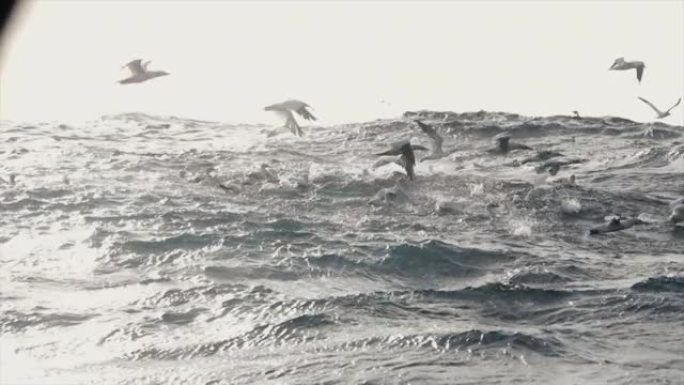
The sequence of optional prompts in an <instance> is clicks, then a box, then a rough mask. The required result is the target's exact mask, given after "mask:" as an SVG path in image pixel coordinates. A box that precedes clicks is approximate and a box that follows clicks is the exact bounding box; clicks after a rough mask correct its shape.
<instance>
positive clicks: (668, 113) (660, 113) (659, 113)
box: [638, 96, 682, 119]
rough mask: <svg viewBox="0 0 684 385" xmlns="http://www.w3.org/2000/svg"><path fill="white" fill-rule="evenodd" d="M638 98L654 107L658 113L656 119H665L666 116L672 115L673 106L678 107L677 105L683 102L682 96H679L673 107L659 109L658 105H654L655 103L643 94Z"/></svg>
mask: <svg viewBox="0 0 684 385" xmlns="http://www.w3.org/2000/svg"><path fill="white" fill-rule="evenodd" d="M638 98H639V100H641V101H642V102H644V103H646V104H648V105H649V107H651V108H652V109H653V111H655V112H656V114H658V116H656V119H663V118H666V117H668V116H670V111H672V109H673V108H675V107H677V106H678V105H679V103H681V101H682V98H679V100H677V103H675V104H674V105H673V106H672V107H670V109H669V110H667V111H660V110H659V109H658V107H656V106H654V105H653V103H651V102H649V101H648V100H646V99H644V98H642V97H641V96H639V97H638Z"/></svg>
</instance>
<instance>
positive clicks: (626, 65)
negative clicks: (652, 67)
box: [608, 57, 646, 83]
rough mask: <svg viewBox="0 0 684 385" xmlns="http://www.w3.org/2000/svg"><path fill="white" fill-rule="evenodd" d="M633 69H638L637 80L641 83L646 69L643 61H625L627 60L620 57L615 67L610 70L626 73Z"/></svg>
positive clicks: (614, 64) (614, 63)
mask: <svg viewBox="0 0 684 385" xmlns="http://www.w3.org/2000/svg"><path fill="white" fill-rule="evenodd" d="M633 68H634V69H636V75H637V80H638V81H639V83H641V77H642V76H643V74H644V68H646V65H645V64H644V62H642V61H625V58H623V57H619V58H617V59H615V61H614V62H613V65H612V66H610V68H609V69H608V70H615V71H625V70H631V69H633Z"/></svg>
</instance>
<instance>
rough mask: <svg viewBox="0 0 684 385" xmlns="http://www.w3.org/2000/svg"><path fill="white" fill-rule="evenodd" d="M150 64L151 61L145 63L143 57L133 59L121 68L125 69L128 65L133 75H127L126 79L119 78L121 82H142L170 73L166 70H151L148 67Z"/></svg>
mask: <svg viewBox="0 0 684 385" xmlns="http://www.w3.org/2000/svg"><path fill="white" fill-rule="evenodd" d="M148 65H150V61H146V62H145V63H143V62H142V60H141V59H136V60H133V61H131V62H130V63H128V64H126V65H124V66H123V67H121V68H122V69H123V68H125V67H128V69H129V70H130V71H131V76H129V77H127V78H126V79H122V80H119V84H131V83H142V82H144V81H147V80H150V79H154V78H158V77H160V76H166V75H169V73H168V72H165V71H150V70H148V69H147V66H148Z"/></svg>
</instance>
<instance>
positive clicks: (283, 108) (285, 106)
mask: <svg viewBox="0 0 684 385" xmlns="http://www.w3.org/2000/svg"><path fill="white" fill-rule="evenodd" d="M307 107H308V108H311V106H309V105H308V104H306V103H304V102H302V101H300V100H294V99H291V100H286V101H284V102H282V103H276V104H272V105H270V106H267V107H265V108H264V110H266V111H275V112H276V113H278V114H279V115H280V116H282V117H284V118H285V127H286V128H289V129H290V131H291V132H292V133H293V134H295V135H297V136H302V135H304V131H302V128H301V127H300V126H299V124H298V123H297V121H296V120H295V118H294V115H292V111H295V112H296V113H298V114H299V115H300V116H301V117H303V118H304V119H306V120H316V117H315V116H313V114H311V112H310V111H309V110H307V109H306V108H307Z"/></svg>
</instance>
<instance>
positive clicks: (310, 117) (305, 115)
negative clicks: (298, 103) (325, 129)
mask: <svg viewBox="0 0 684 385" xmlns="http://www.w3.org/2000/svg"><path fill="white" fill-rule="evenodd" d="M306 107H308V106H307V105H306V104H305V105H303V106H302V107H300V108H298V109H297V110H295V111H297V113H298V114H299V116H301V117H302V118H304V119H306V120H316V117H315V116H313V114H311V112H309V110H307V109H306Z"/></svg>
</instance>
